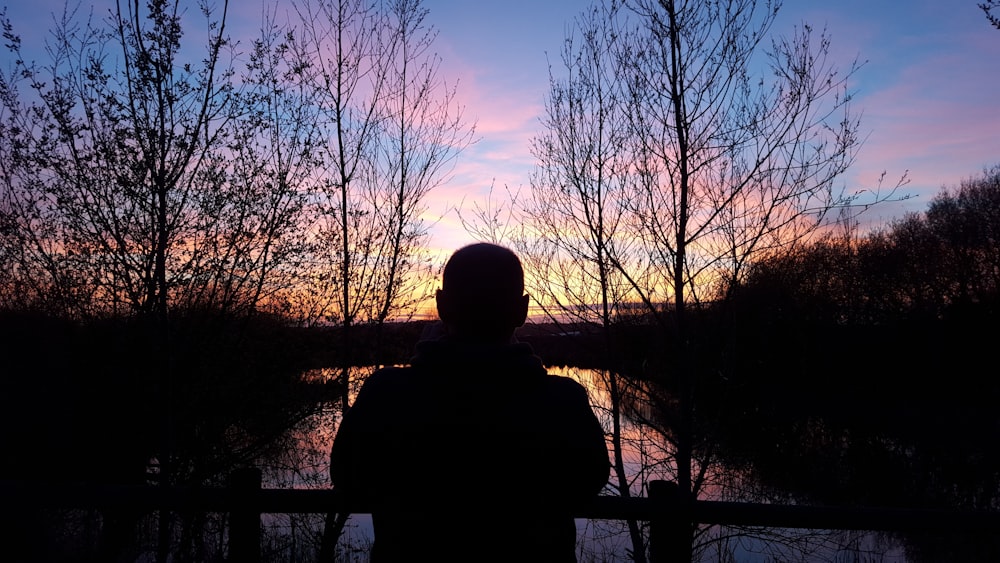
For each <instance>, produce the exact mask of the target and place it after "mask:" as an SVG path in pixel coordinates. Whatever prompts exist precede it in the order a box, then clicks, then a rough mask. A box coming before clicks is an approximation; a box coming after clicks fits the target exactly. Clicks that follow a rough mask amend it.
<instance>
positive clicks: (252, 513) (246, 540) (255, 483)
mask: <svg viewBox="0 0 1000 563" xmlns="http://www.w3.org/2000/svg"><path fill="white" fill-rule="evenodd" d="M261 480H262V478H261V471H260V469H258V468H256V467H246V468H243V469H237V470H236V471H233V473H232V474H231V475H230V476H229V486H230V489H231V490H232V492H233V497H234V500H235V502H234V506H233V511H232V513H231V514H230V516H229V561H230V562H232V563H259V562H260V505H259V504H258V498H259V496H260V495H259V494H258V493H259V492H260V485H261Z"/></svg>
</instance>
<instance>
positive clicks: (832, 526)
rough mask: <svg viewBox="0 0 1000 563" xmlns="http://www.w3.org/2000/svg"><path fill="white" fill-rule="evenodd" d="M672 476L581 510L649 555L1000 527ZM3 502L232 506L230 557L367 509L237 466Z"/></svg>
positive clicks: (968, 518)
mask: <svg viewBox="0 0 1000 563" xmlns="http://www.w3.org/2000/svg"><path fill="white" fill-rule="evenodd" d="M675 491H676V487H675V485H674V484H673V483H670V482H667V481H654V482H652V483H650V488H649V493H650V494H649V496H648V497H631V498H623V497H608V496H601V497H595V498H594V499H592V501H591V502H590V503H589V504H588V505H587V506H584V507H581V509H580V510H579V511H577V513H576V514H575V516H576V517H578V518H589V519H598V520H639V521H646V522H649V523H650V538H649V539H650V546H649V547H650V559H651V561H652V562H653V563H659V562H662V561H677V560H678V558H677V554H680V553H689V550H690V547H689V546H687V545H685V544H684V542H689V541H690V537H691V536H690V533H688V532H689V531H690V526H691V525H692V524H721V525H741V526H758V527H766V528H790V529H794V528H799V529H817V530H819V529H827V530H870V531H919V530H934V531H961V532H971V533H987V534H997V533H1000V512H997V511H968V510H966V511H963V510H938V509H899V508H875V507H846V506H845V507H834V506H802V505H775V504H754V503H738V502H721V501H706V500H695V501H691V502H686V503H685V502H682V501H681V500H680V497H679V496H678V495H677V494H676V492H675ZM0 500H2V501H3V505H4V509H6V510H16V509H17V508H18V507H25V506H31V507H36V508H40V507H49V508H89V509H104V510H106V509H135V510H140V511H145V510H168V511H205V512H227V513H230V514H231V520H230V523H231V528H230V533H229V556H230V557H229V559H230V561H238V562H246V563H256V562H258V561H260V545H261V544H260V541H261V518H260V517H261V514H266V513H284V514H295V513H320V514H329V513H336V512H350V513H355V514H363V513H368V512H370V510H369V509H368V508H367V507H364V506H345V504H344V499H343V497H342V495H341V494H340V493H339V492H338V491H336V490H332V489H264V488H261V478H260V473H259V472H258V471H256V470H244V471H240V472H237V473H234V474H233V478H232V480H231V483H230V486H229V487H211V488H209V487H170V488H167V487H157V486H151V485H136V486H126V485H103V486H101V485H87V486H72V485H54V486H50V485H46V486H38V485H37V484H34V485H28V484H24V483H17V482H7V481H3V482H0Z"/></svg>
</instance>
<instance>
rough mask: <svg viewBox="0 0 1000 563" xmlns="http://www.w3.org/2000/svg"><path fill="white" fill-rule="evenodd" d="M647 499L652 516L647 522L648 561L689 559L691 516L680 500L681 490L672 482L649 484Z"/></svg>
mask: <svg viewBox="0 0 1000 563" xmlns="http://www.w3.org/2000/svg"><path fill="white" fill-rule="evenodd" d="M649 498H650V500H651V501H653V510H654V512H655V516H654V517H653V519H652V520H650V522H649V560H650V563H666V562H667V561H672V562H673V563H681V562H684V561H690V560H691V522H690V519H691V516H690V513H689V511H688V510H687V507H685V506H684V505H683V504H682V503H681V496H680V489H679V488H678V487H677V483H674V482H673V481H664V480H659V479H658V480H654V481H650V483H649Z"/></svg>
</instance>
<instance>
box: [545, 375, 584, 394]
mask: <svg viewBox="0 0 1000 563" xmlns="http://www.w3.org/2000/svg"><path fill="white" fill-rule="evenodd" d="M542 380H543V381H544V382H545V385H546V387H547V388H548V389H549V392H550V393H552V394H554V395H558V396H562V397H566V398H569V399H581V398H582V399H584V400H586V399H588V397H589V393H588V391H587V388H586V387H585V386H584V385H583V384H582V383H580V382H579V381H577V380H575V379H573V378H571V377H568V376H565V375H557V374H552V373H548V374H546V375H545V377H544V378H542Z"/></svg>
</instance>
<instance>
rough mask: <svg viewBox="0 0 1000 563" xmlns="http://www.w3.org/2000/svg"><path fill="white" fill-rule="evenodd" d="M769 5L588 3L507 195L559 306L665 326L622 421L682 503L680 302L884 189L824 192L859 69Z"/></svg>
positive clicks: (724, 285)
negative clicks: (659, 356) (529, 163)
mask: <svg viewBox="0 0 1000 563" xmlns="http://www.w3.org/2000/svg"><path fill="white" fill-rule="evenodd" d="M779 8H780V2H774V3H772V2H761V1H757V0H727V1H724V2H714V3H702V2H686V1H674V0H649V1H647V0H635V1H625V2H611V3H610V4H607V5H606V6H605V7H603V8H601V7H598V8H593V9H592V10H591V11H589V12H588V13H587V16H586V17H585V18H583V20H582V21H583V23H582V25H580V26H579V28H578V29H576V30H574V33H576V32H579V33H580V36H581V37H582V40H581V41H580V42H579V43H576V38H575V37H573V36H571V37H569V38H568V39H567V49H566V53H565V54H564V59H563V62H564V65H565V71H566V73H567V78H565V79H564V80H561V81H560V80H553V81H552V87H551V91H550V99H549V104H548V106H547V108H546V110H547V113H546V118H545V119H544V120H543V126H544V128H545V132H544V133H542V134H541V135H540V136H539V137H538V138H537V139H536V144H535V146H534V148H535V156H536V158H537V159H538V163H539V172H538V173H537V174H536V175H535V176H534V177H533V178H532V184H531V192H532V193H531V197H530V198H528V199H527V200H524V199H523V198H520V197H519V198H518V200H519V202H520V203H514V204H513V205H514V206H515V207H516V208H517V209H518V213H517V214H515V215H516V216H517V217H518V218H519V219H520V220H521V221H523V223H524V225H525V226H524V229H523V231H521V232H520V233H517V234H516V236H515V238H517V239H519V240H520V241H521V242H520V244H521V250H522V252H524V253H525V254H527V255H528V258H527V262H528V263H529V264H530V265H531V266H532V268H531V269H532V270H533V271H534V272H536V273H537V274H538V279H537V280H536V283H540V285H539V286H538V287H535V288H534V290H535V291H537V292H538V293H539V296H545V297H546V298H548V299H550V300H551V302H552V303H555V304H556V306H557V307H560V315H561V316H571V315H579V316H581V317H583V318H586V319H588V320H589V321H590V322H593V323H595V324H598V325H599V326H603V327H608V326H609V325H610V324H612V323H615V322H620V320H621V319H623V318H624V317H625V315H624V313H625V312H626V311H628V312H635V311H637V310H638V311H641V312H642V316H643V317H644V318H645V319H647V320H652V322H653V325H655V326H658V327H659V328H660V330H661V331H662V333H661V334H663V339H664V344H665V346H664V347H663V348H664V349H666V350H668V352H667V355H666V357H667V358H670V359H669V360H667V361H668V362H669V368H668V369H669V373H645V374H644V377H645V378H646V379H647V380H649V379H650V378H652V383H647V384H644V385H642V386H631V387H629V393H628V394H627V395H626V397H627V399H628V400H627V404H629V405H631V406H632V407H634V408H633V409H632V410H631V411H630V414H631V415H632V416H633V417H640V416H642V413H646V415H647V416H646V417H645V418H644V419H642V420H643V421H644V422H645V423H646V424H648V425H650V427H652V428H657V429H659V431H660V432H661V439H663V440H666V441H668V442H669V443H670V444H671V450H670V451H671V452H672V456H671V457H672V458H673V462H674V464H673V465H674V470H673V471H674V473H673V476H674V477H675V478H676V480H677V483H678V486H679V489H680V491H681V494H682V495H683V496H684V498H694V497H696V496H697V495H699V494H701V493H702V491H703V490H704V487H705V486H706V485H707V484H708V483H709V482H710V481H711V480H713V479H716V480H718V479H719V478H720V477H719V476H718V475H716V473H717V472H716V469H715V468H713V465H712V460H713V459H714V455H713V454H712V452H711V448H710V447H709V446H708V444H702V443H697V442H696V440H695V437H696V432H695V428H696V421H695V418H694V417H695V410H694V398H695V389H696V388H697V386H698V382H697V380H696V377H695V375H694V374H696V373H698V370H699V366H698V365H697V364H696V360H695V358H696V354H695V350H694V349H693V348H691V347H690V346H691V339H692V337H693V333H692V332H691V329H690V321H689V315H688V313H687V309H688V308H689V307H701V306H702V305H704V304H707V303H708V302H717V301H718V300H719V299H723V300H724V299H725V298H726V296H727V293H728V291H729V288H730V287H732V286H733V284H734V283H736V282H737V281H739V280H740V279H741V278H742V277H743V276H744V275H745V270H746V268H747V266H748V265H749V264H750V263H752V262H753V261H754V260H757V259H760V258H763V257H765V256H771V255H774V254H776V253H780V252H783V251H784V250H786V249H788V248H791V247H793V246H794V245H795V244H797V242H798V241H801V240H805V239H808V238H809V237H811V236H812V235H813V234H814V233H818V232H820V231H822V230H823V229H824V228H825V227H827V226H828V225H831V224H833V223H834V222H836V220H837V219H838V218H839V217H841V214H840V213H839V211H841V210H850V209H857V208H862V209H863V208H867V207H868V206H870V205H873V204H875V203H877V202H878V201H881V200H884V199H886V198H887V197H891V195H892V194H893V193H894V190H889V191H888V193H883V192H879V191H877V190H873V191H871V192H866V191H865V190H857V191H855V192H851V193H845V191H844V190H843V188H841V187H839V186H838V185H837V179H838V178H839V177H840V176H841V175H842V174H843V173H844V172H845V171H846V170H847V168H848V166H849V165H850V164H851V162H852V160H853V157H854V154H855V152H856V151H857V150H858V148H859V147H860V144H861V138H860V136H859V134H858V130H859V126H860V123H859V121H858V119H857V117H856V116H854V115H853V114H852V112H851V108H850V99H851V96H850V92H849V91H848V90H847V80H848V78H849V77H850V76H851V74H852V73H853V72H854V71H855V70H856V69H857V68H858V63H857V62H854V63H853V64H852V65H851V66H850V67H849V68H848V70H847V72H846V74H843V73H841V72H840V71H838V69H837V68H836V67H835V66H834V65H833V64H832V63H831V62H830V61H829V60H828V54H829V47H830V42H829V37H828V36H827V35H826V34H825V33H823V34H819V36H818V38H817V37H816V35H815V34H814V33H813V30H812V29H811V28H810V27H809V26H808V25H805V26H803V27H801V28H800V29H798V30H796V32H795V34H794V35H793V36H792V37H791V38H787V39H786V38H781V37H778V38H775V39H773V40H772V41H771V42H770V44H769V45H768V44H767V39H768V38H769V37H771V26H772V24H773V22H774V19H775V16H776V14H777V11H778V9H779ZM602 19H603V20H605V21H600V20H602ZM897 187H898V186H897ZM525 201H530V203H524V202H525ZM480 211H483V210H480ZM481 218H483V219H486V222H487V223H489V217H486V216H485V213H481ZM487 230H488V229H487ZM538 280H541V281H538ZM650 365H651V366H652V365H655V362H651V363H650ZM612 383H613V382H612ZM649 413H654V415H653V416H649ZM664 455H668V456H669V455H670V454H667V453H665V454H664ZM661 461H666V460H665V459H664V460H661ZM619 488H621V487H619ZM633 531H634V530H633ZM691 532H692V534H695V533H700V532H698V530H697V529H695V528H692V530H691ZM694 537H695V536H694V535H692V542H691V543H693V540H694ZM633 548H634V551H635V552H638V551H640V550H641V549H642V543H641V541H638V539H634V540H633ZM688 549H690V544H689V547H688ZM635 552H634V553H633V557H636V558H639V557H641V555H639V554H638V553H635ZM688 555H690V553H688ZM681 557H682V558H683V555H681Z"/></svg>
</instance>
